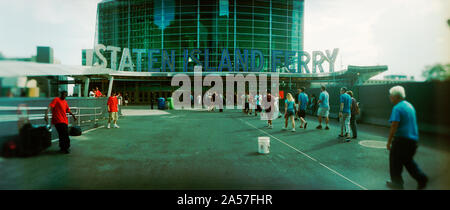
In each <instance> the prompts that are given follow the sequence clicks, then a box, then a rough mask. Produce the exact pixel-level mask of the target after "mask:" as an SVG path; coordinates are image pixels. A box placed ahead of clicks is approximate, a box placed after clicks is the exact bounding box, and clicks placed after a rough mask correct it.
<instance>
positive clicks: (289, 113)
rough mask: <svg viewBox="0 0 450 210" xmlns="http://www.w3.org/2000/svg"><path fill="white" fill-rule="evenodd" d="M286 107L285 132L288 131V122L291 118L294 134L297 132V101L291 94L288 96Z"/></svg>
mask: <svg viewBox="0 0 450 210" xmlns="http://www.w3.org/2000/svg"><path fill="white" fill-rule="evenodd" d="M284 107H285V108H284V113H285V114H284V117H285V122H284V128H283V130H287V126H288V120H289V118H290V119H291V122H292V132H295V100H294V97H292V94H291V93H288V94H287V96H286V101H285V106H284Z"/></svg>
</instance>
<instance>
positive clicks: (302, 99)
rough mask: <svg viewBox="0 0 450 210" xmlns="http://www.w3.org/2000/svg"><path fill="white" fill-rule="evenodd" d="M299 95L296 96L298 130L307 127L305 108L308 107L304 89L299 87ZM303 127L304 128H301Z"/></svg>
mask: <svg viewBox="0 0 450 210" xmlns="http://www.w3.org/2000/svg"><path fill="white" fill-rule="evenodd" d="M299 90H300V94H298V117H299V118H300V128H305V129H306V126H307V125H308V122H306V120H305V118H306V107H308V95H307V94H306V93H305V87H301V88H300V89H299ZM303 126H304V127H303Z"/></svg>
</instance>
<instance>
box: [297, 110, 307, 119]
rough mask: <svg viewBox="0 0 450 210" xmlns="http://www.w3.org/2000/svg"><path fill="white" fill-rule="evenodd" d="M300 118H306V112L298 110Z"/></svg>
mask: <svg viewBox="0 0 450 210" xmlns="http://www.w3.org/2000/svg"><path fill="white" fill-rule="evenodd" d="M298 116H299V117H301V118H305V117H306V110H301V109H300V110H298Z"/></svg>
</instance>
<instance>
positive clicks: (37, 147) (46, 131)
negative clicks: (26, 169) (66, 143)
mask: <svg viewBox="0 0 450 210" xmlns="http://www.w3.org/2000/svg"><path fill="white" fill-rule="evenodd" d="M16 145H17V155H19V156H22V157H28V156H34V155H37V154H39V153H40V152H41V151H43V150H45V149H47V148H48V147H50V146H51V145H52V132H51V127H50V126H49V125H31V124H29V123H28V124H25V125H24V126H23V127H22V128H21V129H20V132H19V139H18V141H17V142H16Z"/></svg>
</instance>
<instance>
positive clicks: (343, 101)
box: [339, 87, 352, 142]
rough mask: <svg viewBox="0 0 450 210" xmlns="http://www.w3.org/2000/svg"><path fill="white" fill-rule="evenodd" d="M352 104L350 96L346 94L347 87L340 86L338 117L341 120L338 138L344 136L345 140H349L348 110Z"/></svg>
mask: <svg viewBox="0 0 450 210" xmlns="http://www.w3.org/2000/svg"><path fill="white" fill-rule="evenodd" d="M351 106H352V98H351V97H350V95H348V94H347V88H345V87H342V88H341V96H340V111H339V119H340V122H341V134H339V137H340V138H345V142H349V141H350V135H349V132H350V110H351Z"/></svg>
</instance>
